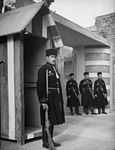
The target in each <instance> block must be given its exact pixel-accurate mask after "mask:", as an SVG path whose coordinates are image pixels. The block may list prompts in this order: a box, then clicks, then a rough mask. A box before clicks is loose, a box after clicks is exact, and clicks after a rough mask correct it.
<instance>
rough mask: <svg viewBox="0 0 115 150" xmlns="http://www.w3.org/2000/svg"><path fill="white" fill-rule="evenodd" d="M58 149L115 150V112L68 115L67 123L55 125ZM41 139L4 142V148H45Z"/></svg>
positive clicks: (21, 149) (33, 149)
mask: <svg viewBox="0 0 115 150" xmlns="http://www.w3.org/2000/svg"><path fill="white" fill-rule="evenodd" d="M54 140H55V141H56V142H60V143H61V145H62V146H61V147H58V148H56V150H115V112H112V113H108V114H107V115H105V114H101V115H85V114H84V115H82V116H77V115H74V116H70V115H67V116H66V123H65V124H63V125H59V126H56V127H55V137H54ZM41 145H42V141H41V140H34V141H31V142H28V143H27V144H25V145H23V146H20V145H16V144H12V143H11V142H5V143H2V150H45V149H44V148H42V146H41Z"/></svg>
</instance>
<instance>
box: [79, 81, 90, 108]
mask: <svg viewBox="0 0 115 150" xmlns="http://www.w3.org/2000/svg"><path fill="white" fill-rule="evenodd" d="M79 90H80V93H81V105H82V106H85V107H89V106H93V96H92V94H91V91H92V81H91V80H90V79H83V80H81V82H80V85H79ZM90 90H91V91H90Z"/></svg>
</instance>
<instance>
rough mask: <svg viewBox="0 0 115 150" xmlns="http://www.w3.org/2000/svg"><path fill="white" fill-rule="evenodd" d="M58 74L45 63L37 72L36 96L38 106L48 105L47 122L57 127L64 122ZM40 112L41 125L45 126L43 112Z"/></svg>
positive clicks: (51, 66) (52, 67)
mask: <svg viewBox="0 0 115 150" xmlns="http://www.w3.org/2000/svg"><path fill="white" fill-rule="evenodd" d="M46 70H47V71H48V95H47V92H46V87H47V86H46ZM57 76H58V77H59V73H58V71H57V70H56V69H54V66H53V65H51V64H50V63H46V64H45V65H44V66H42V67H41V68H40V69H39V71H38V80H37V94H38V98H39V102H40V104H42V103H47V104H48V107H49V109H48V113H49V120H50V123H51V124H52V125H58V124H62V123H64V122H65V117H64V108H63V97H62V89H61V84H60V78H58V77H57ZM47 97H48V98H47ZM40 111H41V124H42V125H44V124H45V111H44V110H43V109H42V105H41V108H40Z"/></svg>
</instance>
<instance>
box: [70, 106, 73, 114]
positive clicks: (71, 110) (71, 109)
mask: <svg viewBox="0 0 115 150" xmlns="http://www.w3.org/2000/svg"><path fill="white" fill-rule="evenodd" d="M70 112H71V115H73V108H72V107H70Z"/></svg>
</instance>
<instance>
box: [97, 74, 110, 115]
mask: <svg viewBox="0 0 115 150" xmlns="http://www.w3.org/2000/svg"><path fill="white" fill-rule="evenodd" d="M97 75H98V79H97V80H96V81H95V83H94V95H95V103H96V104H95V105H96V107H97V108H98V114H101V110H102V113H103V114H107V113H106V112H105V106H106V105H107V104H108V101H107V89H106V85H105V82H104V80H103V79H102V72H98V73H97Z"/></svg>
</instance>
